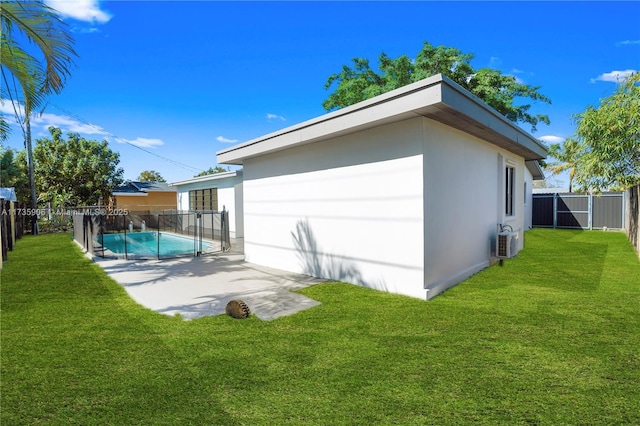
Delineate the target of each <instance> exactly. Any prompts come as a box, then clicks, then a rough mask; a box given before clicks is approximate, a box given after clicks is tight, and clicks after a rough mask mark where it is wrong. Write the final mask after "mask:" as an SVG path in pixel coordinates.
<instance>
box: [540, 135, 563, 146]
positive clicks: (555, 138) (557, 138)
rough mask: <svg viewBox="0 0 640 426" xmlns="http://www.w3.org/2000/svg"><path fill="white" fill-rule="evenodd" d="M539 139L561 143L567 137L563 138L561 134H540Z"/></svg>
mask: <svg viewBox="0 0 640 426" xmlns="http://www.w3.org/2000/svg"><path fill="white" fill-rule="evenodd" d="M538 139H540V140H542V141H544V142H546V143H549V144H551V143H560V142H562V141H564V139H565V138H562V137H560V136H555V135H545V136H540V137H539V138H538Z"/></svg>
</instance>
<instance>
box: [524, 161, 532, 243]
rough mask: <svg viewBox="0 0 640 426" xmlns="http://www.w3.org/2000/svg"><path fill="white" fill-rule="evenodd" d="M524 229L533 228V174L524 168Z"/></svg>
mask: <svg viewBox="0 0 640 426" xmlns="http://www.w3.org/2000/svg"><path fill="white" fill-rule="evenodd" d="M523 195H524V230H525V231H527V230H529V229H531V228H533V175H532V174H531V172H530V171H529V169H527V168H526V167H525V168H524V187H523Z"/></svg>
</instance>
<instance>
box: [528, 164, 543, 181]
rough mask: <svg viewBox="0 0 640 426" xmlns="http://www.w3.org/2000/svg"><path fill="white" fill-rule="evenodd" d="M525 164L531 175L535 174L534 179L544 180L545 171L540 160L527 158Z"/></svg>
mask: <svg viewBox="0 0 640 426" xmlns="http://www.w3.org/2000/svg"><path fill="white" fill-rule="evenodd" d="M524 164H525V165H526V166H527V170H529V173H531V176H533V180H544V171H543V170H542V166H541V165H540V163H539V162H538V160H527V161H525V162H524Z"/></svg>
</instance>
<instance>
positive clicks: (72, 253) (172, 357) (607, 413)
mask: <svg viewBox="0 0 640 426" xmlns="http://www.w3.org/2000/svg"><path fill="white" fill-rule="evenodd" d="M639 270H640V263H639V262H638V259H637V257H636V255H635V253H634V250H633V248H632V246H631V244H630V243H629V242H628V241H627V239H626V238H625V236H624V234H623V233H618V232H602V231H570V230H549V229H534V230H532V231H528V232H527V243H526V246H525V247H524V249H523V250H522V251H521V252H520V254H519V255H518V257H517V258H515V259H513V260H512V261H510V262H507V263H505V266H504V267H502V268H500V267H499V266H493V267H490V268H487V269H485V270H484V271H482V272H480V273H478V274H477V275H475V276H473V277H472V278H470V279H468V280H466V281H464V282H463V283H461V284H460V285H458V286H456V287H454V288H451V289H449V290H447V291H446V292H444V293H442V294H441V295H440V296H439V297H437V298H435V299H433V300H432V301H430V302H429V303H425V302H424V301H420V300H418V299H414V298H410V297H405V296H401V295H396V294H391V293H385V292H380V291H374V290H371V289H367V288H363V287H359V286H354V285H348V284H344V283H326V284H320V285H316V286H313V287H309V288H307V289H304V290H302V291H301V292H302V293H303V294H305V295H306V296H308V297H311V298H314V299H316V300H319V301H321V302H322V304H321V305H319V306H317V307H315V308H312V309H309V310H305V311H303V312H300V313H298V314H295V315H292V316H287V317H282V318H279V319H277V320H274V321H270V322H263V321H260V320H258V319H257V318H255V317H252V318H249V319H247V320H234V319H232V318H230V317H227V316H224V315H223V316H217V317H206V318H201V319H197V320H193V321H184V320H182V319H181V318H175V317H167V316H165V315H161V314H159V313H155V312H152V311H150V310H147V309H145V308H143V307H141V306H139V305H137V304H136V303H135V302H133V301H132V300H131V299H130V298H129V297H128V296H127V294H126V292H125V291H124V289H123V288H122V287H120V286H119V285H118V284H116V283H115V282H114V281H112V280H111V279H110V278H109V277H108V276H106V275H105V274H104V272H103V271H102V270H101V268H99V267H98V266H97V265H95V264H94V263H93V262H91V261H90V260H88V259H87V258H85V257H84V256H83V255H82V253H81V251H80V250H79V249H78V247H77V246H76V245H75V244H74V243H73V242H72V241H71V238H70V236H69V235H64V234H56V235H41V236H37V237H30V236H27V237H25V238H23V239H21V240H20V241H19V242H18V245H17V247H16V250H15V252H14V253H13V256H12V257H11V259H10V261H9V262H7V263H6V264H5V268H4V269H3V271H2V286H1V289H0V290H1V299H0V300H1V305H0V307H1V314H2V333H1V335H0V339H1V342H0V343H1V348H2V351H1V353H0V357H1V359H0V361H1V362H0V368H1V373H2V374H1V382H2V383H1V385H2V393H1V395H0V398H1V400H0V403H1V406H2V410H1V411H0V423H2V424H15V425H20V424H176V423H196V424H228V425H236V424H237V425H239V424H300V425H302V424H345V425H346V424H403V425H408V424H439V425H459V424H469V423H474V424H540V425H551V424H590V425H611V424H638V423H640V387H639V386H638V383H640V353H639V351H638V348H639V347H640V333H639V332H638V331H639V330H640V316H638V306H640V282H639V278H638V277H639V276H640V274H638V272H639Z"/></svg>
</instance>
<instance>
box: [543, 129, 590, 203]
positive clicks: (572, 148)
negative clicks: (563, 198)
mask: <svg viewBox="0 0 640 426" xmlns="http://www.w3.org/2000/svg"><path fill="white" fill-rule="evenodd" d="M549 156H551V157H553V158H555V159H556V160H557V161H553V162H551V163H549V164H547V167H546V169H547V170H549V171H550V172H551V174H553V175H557V174H560V173H563V172H565V171H568V172H569V192H573V181H574V179H575V178H576V174H577V173H579V172H581V165H580V163H581V161H582V159H583V146H582V144H580V142H578V141H577V140H576V139H573V138H567V139H565V141H564V142H563V143H562V145H561V144H558V143H554V144H552V145H551V146H550V147H549Z"/></svg>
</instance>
